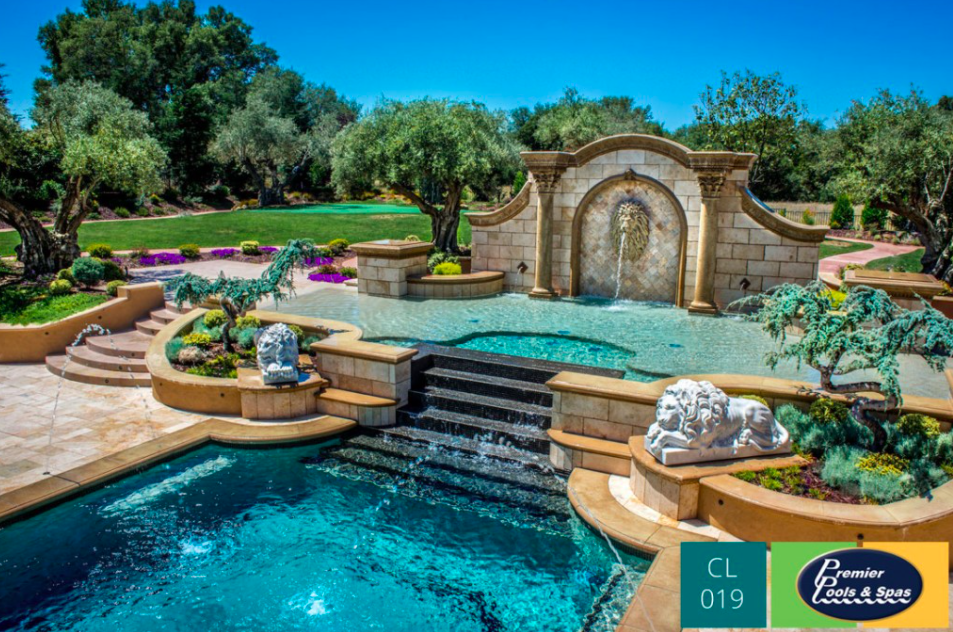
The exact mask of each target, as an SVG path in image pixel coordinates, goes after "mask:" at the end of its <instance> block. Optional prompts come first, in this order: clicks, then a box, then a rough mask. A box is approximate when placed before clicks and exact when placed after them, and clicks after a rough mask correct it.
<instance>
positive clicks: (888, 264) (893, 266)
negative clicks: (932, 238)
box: [864, 248, 923, 272]
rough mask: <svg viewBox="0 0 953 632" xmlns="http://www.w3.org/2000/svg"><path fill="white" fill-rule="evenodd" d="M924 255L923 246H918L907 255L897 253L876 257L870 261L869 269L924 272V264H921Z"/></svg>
mask: <svg viewBox="0 0 953 632" xmlns="http://www.w3.org/2000/svg"><path fill="white" fill-rule="evenodd" d="M922 256H923V248H917V249H916V250H914V251H913V252H908V253H907V254H905V255H896V256H894V257H884V258H883V259H874V260H873V261H871V262H870V263H868V264H867V265H866V266H864V267H866V268H867V269H868V270H893V271H894V272H922V271H923V266H921V265H920V257H922Z"/></svg>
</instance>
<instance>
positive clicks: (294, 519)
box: [0, 435, 648, 632]
mask: <svg viewBox="0 0 953 632" xmlns="http://www.w3.org/2000/svg"><path fill="white" fill-rule="evenodd" d="M508 467H510V466H507V465H503V464H496V463H493V462H492V461H488V460H487V459H481V458H476V457H471V456H466V455H453V454H447V453H444V452H436V451H433V450H429V449H427V448H426V447H422V446H417V445H414V444H403V443H402V442H397V441H386V440H384V439H383V438H380V437H374V436H366V435H362V436H357V437H354V438H351V439H348V440H345V441H343V442H341V443H334V444H329V445H324V446H313V445H312V446H301V447H294V448H282V449H271V450H253V449H238V448H227V447H221V446H215V445H210V446H206V447H203V448H201V449H199V450H196V451H194V452H192V453H189V454H187V455H185V456H182V457H180V458H178V459H175V460H174V461H170V462H168V463H165V464H162V465H159V466H156V467H153V468H151V469H149V470H147V471H145V472H143V473H141V474H137V475H135V476H132V477H129V478H126V479H124V480H122V481H119V482H118V483H115V484H113V485H110V486H109V487H106V488H104V489H101V490H99V491H95V492H92V493H90V494H87V495H85V496H82V497H80V498H78V499H76V500H72V501H69V502H66V503H64V504H62V505H59V506H56V507H54V508H52V509H49V510H47V511H44V512H43V513H40V514H38V515H36V516H33V517H31V518H27V519H25V520H23V521H20V522H15V523H13V524H10V525H7V526H4V527H2V528H0V569H2V574H0V629H3V630H7V629H16V630H46V631H52V632H55V631H61V630H84V631H92V630H97V631H98V630H102V631H104V632H105V631H110V632H112V631H116V630H122V631H124V632H125V631H129V632H136V631H140V630H141V631H149V632H154V631H157V630H169V631H173V632H193V631H194V632H208V631H211V630H229V631H232V630H249V631H255V632H258V631H262V630H321V631H326V632H338V631H341V632H350V631H357V630H386V631H388V632H402V631H408V632H410V631H412V630H433V631H435V632H444V631H445V632H483V631H487V630H494V631H501V632H502V631H504V630H522V631H529V632H534V631H538V632H554V631H566V632H575V631H577V630H579V629H583V628H585V629H586V630H592V631H594V632H608V631H610V630H614V629H615V627H616V626H617V625H618V621H619V620H620V617H621V615H622V613H624V611H625V608H626V606H627V605H628V603H629V600H630V599H631V598H632V595H633V594H634V590H635V587H636V586H637V583H638V581H640V579H641V577H642V576H643V574H644V571H645V569H646V568H647V566H648V563H647V562H645V561H644V560H641V559H639V558H637V557H632V556H628V555H626V554H625V553H624V552H620V553H619V557H616V554H615V553H613V551H612V550H611V549H610V548H609V547H608V545H607V544H606V543H605V541H604V540H603V539H602V538H600V537H599V535H598V534H594V533H593V532H591V531H590V530H589V529H588V528H586V527H585V526H584V525H583V523H582V522H581V521H580V520H579V518H578V517H576V515H575V513H574V512H573V511H572V509H571V507H570V506H569V501H568V499H567V497H566V489H565V483H564V481H563V480H561V479H559V478H556V477H554V476H553V475H552V474H547V473H544V472H536V471H527V470H523V469H516V468H515V466H512V469H513V471H508V470H507V468H508ZM620 562H621V564H620Z"/></svg>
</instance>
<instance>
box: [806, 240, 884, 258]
mask: <svg viewBox="0 0 953 632" xmlns="http://www.w3.org/2000/svg"><path fill="white" fill-rule="evenodd" d="M871 248H873V245H872V244H857V243H854V242H851V241H837V240H828V241H825V242H824V243H822V244H821V247H820V251H819V256H820V258H821V259H826V258H827V257H833V256H834V255H846V254H847V253H849V252H860V251H861V250H870V249H871Z"/></svg>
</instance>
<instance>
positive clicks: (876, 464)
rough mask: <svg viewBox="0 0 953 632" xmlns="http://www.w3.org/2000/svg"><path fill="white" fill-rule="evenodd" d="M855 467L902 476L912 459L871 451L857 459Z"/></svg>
mask: <svg viewBox="0 0 953 632" xmlns="http://www.w3.org/2000/svg"><path fill="white" fill-rule="evenodd" d="M854 467H856V468H857V469H858V470H861V471H862V472H873V473H874V474H887V475H890V476H900V475H901V474H903V473H904V472H906V471H907V468H908V467H910V461H908V460H906V459H903V458H900V457H899V456H897V455H896V454H884V453H883V452H870V453H869V454H867V455H866V456H862V457H860V458H859V459H857V463H855V464H854Z"/></svg>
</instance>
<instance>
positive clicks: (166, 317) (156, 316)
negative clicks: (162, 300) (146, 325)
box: [149, 307, 182, 325]
mask: <svg viewBox="0 0 953 632" xmlns="http://www.w3.org/2000/svg"><path fill="white" fill-rule="evenodd" d="M181 315H182V314H181V312H174V311H172V310H171V309H169V308H168V307H165V308H163V309H157V310H156V311H154V312H152V313H151V314H149V316H151V317H152V320H154V321H155V322H157V323H160V324H162V325H168V324H169V323H171V322H172V321H173V320H175V319H176V318H178V317H179V316H181Z"/></svg>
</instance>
